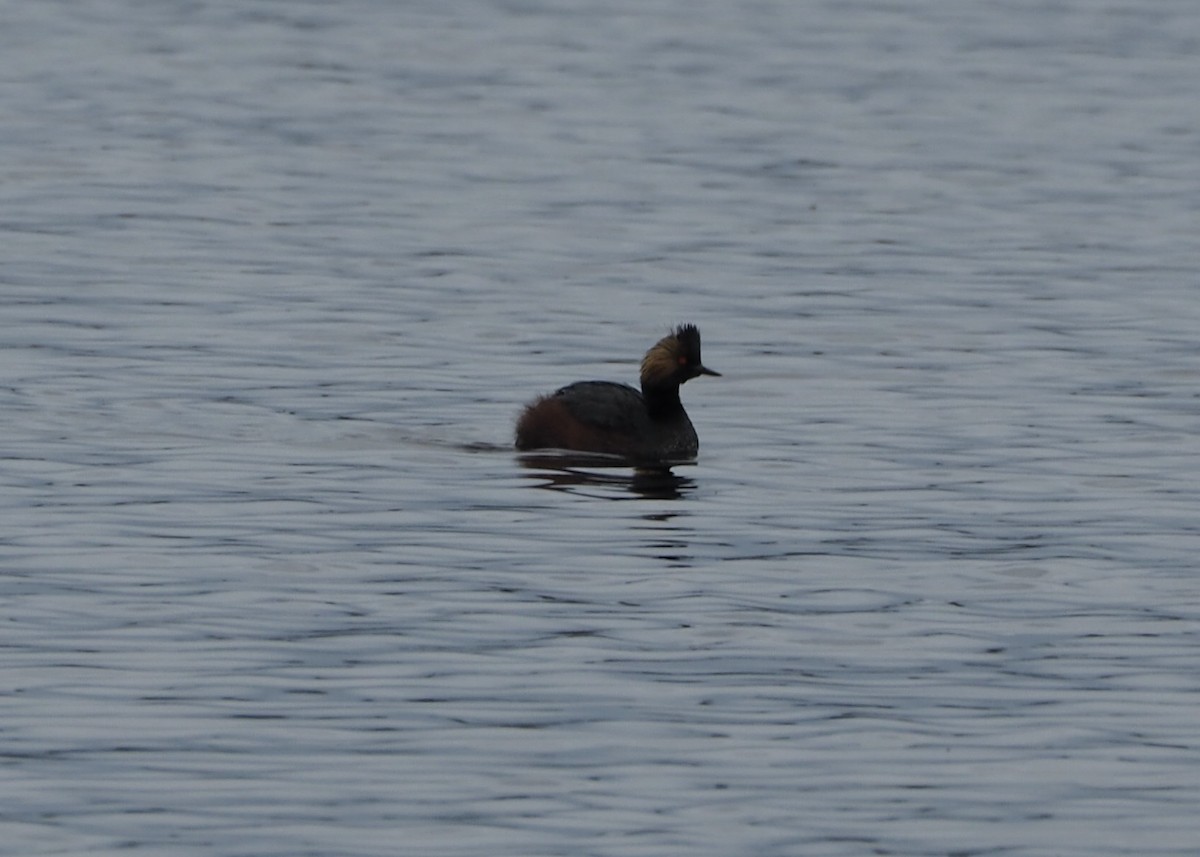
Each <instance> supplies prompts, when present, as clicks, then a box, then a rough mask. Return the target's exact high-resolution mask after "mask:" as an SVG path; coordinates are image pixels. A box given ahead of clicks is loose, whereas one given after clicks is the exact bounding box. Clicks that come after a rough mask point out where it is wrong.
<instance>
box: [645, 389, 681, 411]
mask: <svg viewBox="0 0 1200 857" xmlns="http://www.w3.org/2000/svg"><path fill="white" fill-rule="evenodd" d="M642 399H643V400H645V402H646V412H647V413H648V414H650V418H651V419H654V420H668V419H671V418H672V417H676V416H678V415H679V414H681V413H683V403H682V402H681V401H679V385H678V384H647V383H645V382H643V383H642Z"/></svg>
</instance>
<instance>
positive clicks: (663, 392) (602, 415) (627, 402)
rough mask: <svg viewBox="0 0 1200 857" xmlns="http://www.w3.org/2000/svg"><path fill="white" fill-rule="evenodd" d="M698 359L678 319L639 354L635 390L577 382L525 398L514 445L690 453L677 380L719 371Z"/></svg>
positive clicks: (695, 444) (687, 328)
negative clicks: (530, 399) (527, 402)
mask: <svg viewBox="0 0 1200 857" xmlns="http://www.w3.org/2000/svg"><path fill="white" fill-rule="evenodd" d="M720 374H721V373H720V372H714V371H713V370H712V369H707V368H705V367H704V366H703V365H702V364H701V363H700V331H698V330H697V329H696V327H695V325H691V324H684V325H680V326H679V327H677V328H676V329H675V330H674V331H673V332H672V333H670V334H668V335H667V336H664V337H663V338H662V339H660V340H659V341H658V342H657V343H656V344H655V345H654V347H653V348H651V349H650V350H649V351H647V352H646V356H645V357H643V358H642V392H640V393H639V392H638V391H637V390H635V389H633V388H632V387H630V386H627V385H625V384H615V383H613V382H611V381H579V382H578V383H575V384H570V385H569V386H566V387H563V388H562V389H561V390H559V391H557V392H556V393H553V394H551V395H549V396H542V397H540V398H538V399H537V400H535V401H534V402H532V403H531V404H530V405H529V406H528V407H526V408H525V411H524V412H523V413H522V414H521V418H520V419H519V420H517V449H522V450H528V449H571V450H576V451H579V452H599V453H605V454H608V455H618V456H621V457H622V458H626V459H630V460H632V461H635V462H645V463H665V462H671V461H683V460H688V459H692V458H695V457H696V450H697V449H698V448H699V446H700V442H699V440H697V438H696V430H695V429H694V428H692V421H691V420H689V419H688V415H687V411H685V410H684V409H683V404H682V403H681V402H680V401H679V385H680V384H682V383H684V382H685V381H687V380H688V379H689V378H695V377H696V376H697V375H720Z"/></svg>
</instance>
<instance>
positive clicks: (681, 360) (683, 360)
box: [679, 356, 688, 366]
mask: <svg viewBox="0 0 1200 857" xmlns="http://www.w3.org/2000/svg"><path fill="white" fill-rule="evenodd" d="M687 362H688V360H687V358H686V357H683V356H681V357H680V358H679V365H680V366H686V365H687Z"/></svg>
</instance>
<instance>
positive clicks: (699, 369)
mask: <svg viewBox="0 0 1200 857" xmlns="http://www.w3.org/2000/svg"><path fill="white" fill-rule="evenodd" d="M696 371H697V372H699V373H700V374H701V375H715V376H716V377H718V378H720V377H721V373H720V372H714V371H713V370H712V369H709V368H708V367H707V366H697V367H696Z"/></svg>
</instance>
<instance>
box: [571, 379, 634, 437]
mask: <svg viewBox="0 0 1200 857" xmlns="http://www.w3.org/2000/svg"><path fill="white" fill-rule="evenodd" d="M553 398H554V399H555V400H556V401H558V402H561V403H562V405H563V407H565V408H566V409H567V411H568V412H570V414H571V416H573V417H575V419H577V420H579V421H580V422H581V423H585V424H586V425H589V426H595V427H596V428H599V429H607V430H609V431H615V432H621V433H630V432H639V431H641V430H642V429H643V428H644V427H643V426H642V421H644V420H645V419H646V405H645V403H644V402H643V401H642V394H641V393H639V392H638V391H637V390H635V389H633V387H630V386H628V385H626V384H617V383H614V382H612V381H579V382H577V383H575V384H570V385H569V386H566V387H563V388H562V389H561V390H559V391H557V392H556V393H555V394H554V396H553Z"/></svg>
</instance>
